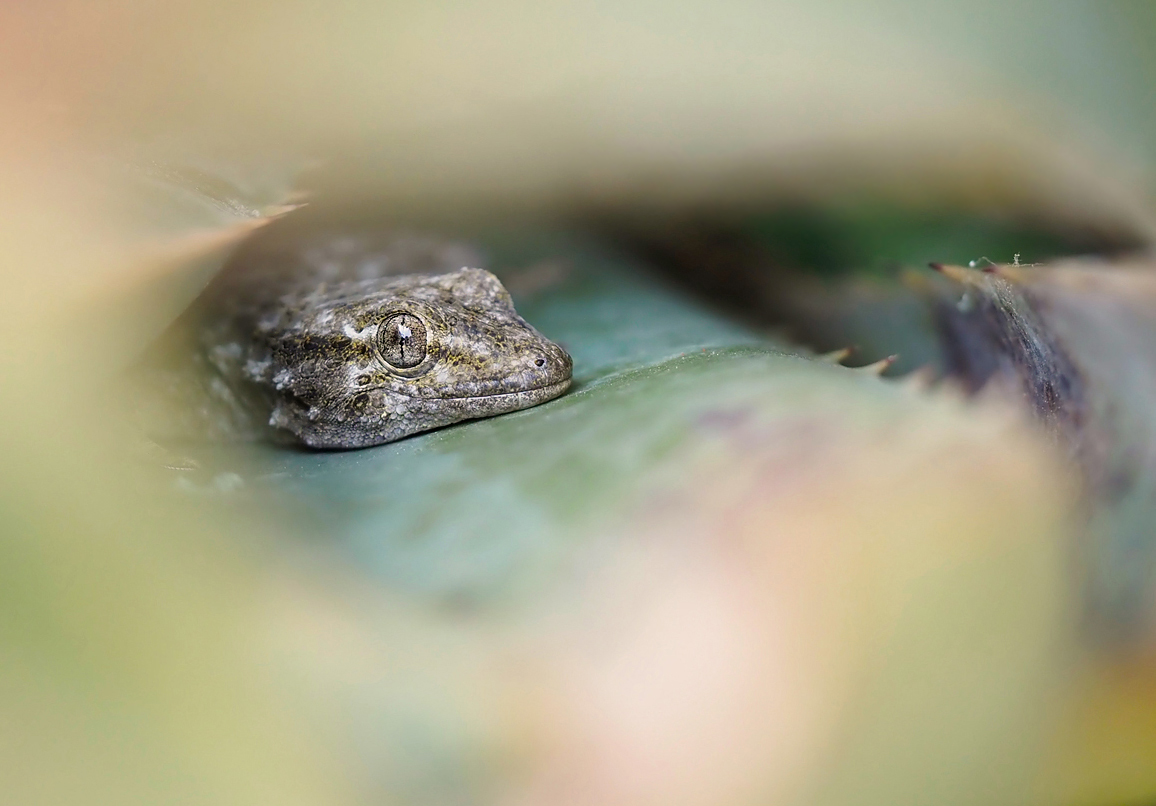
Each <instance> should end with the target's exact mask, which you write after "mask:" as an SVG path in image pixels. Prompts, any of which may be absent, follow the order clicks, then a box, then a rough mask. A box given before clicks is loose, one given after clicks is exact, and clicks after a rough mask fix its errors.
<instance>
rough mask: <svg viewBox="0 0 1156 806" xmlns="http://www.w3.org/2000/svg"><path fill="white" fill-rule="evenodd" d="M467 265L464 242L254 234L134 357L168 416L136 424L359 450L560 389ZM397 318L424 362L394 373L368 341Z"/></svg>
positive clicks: (551, 349) (516, 323)
mask: <svg viewBox="0 0 1156 806" xmlns="http://www.w3.org/2000/svg"><path fill="white" fill-rule="evenodd" d="M479 263H480V260H479V259H478V256H477V255H476V254H475V253H474V252H473V250H472V249H471V248H470V247H468V246H466V245H463V244H456V243H452V242H447V241H443V240H440V239H437V238H431V237H425V236H421V235H413V234H397V233H394V234H372V235H330V236H317V235H314V236H311V237H308V238H301V239H294V238H288V239H286V238H284V237H279V238H276V239H269V240H264V239H259V240H257V241H255V242H254V243H253V244H250V245H248V246H247V247H246V248H243V249H242V250H240V251H239V252H238V254H237V255H236V257H235V258H234V259H233V260H232V261H231V262H230V264H229V265H228V266H226V267H225V269H224V270H223V271H222V272H221V274H220V275H219V276H218V277H217V278H216V279H215V280H214V281H213V283H212V284H210V286H209V288H207V289H206V290H205V292H204V293H203V294H202V295H201V297H200V298H199V299H198V300H197V302H196V303H195V304H194V305H193V306H192V308H191V309H190V310H189V311H188V312H187V313H186V314H185V315H184V316H183V317H182V319H181V321H179V322H178V323H177V324H176V325H175V326H174V328H173V331H172V332H170V334H169V335H168V336H167V338H166V339H165V340H164V344H163V346H161V347H158V349H157V350H155V351H154V354H153V355H152V356H150V358H149V359H148V360H146V362H145V366H146V367H147V368H148V369H147V370H146V371H145V372H144V373H143V375H144V376H145V377H147V378H149V379H150V381H151V382H152V385H153V386H154V388H157V387H159V388H160V391H161V392H162V396H163V397H164V398H166V407H167V408H168V409H170V410H171V411H169V412H168V414H169V415H173V414H174V413H175V416H166V417H163V418H155V417H153V418H148V417H146V418H145V421H146V428H149V427H150V426H154V427H152V428H150V430H152V431H153V432H154V436H156V437H157V438H160V439H164V438H165V437H170V438H171V437H174V436H175V437H178V438H188V437H196V436H207V437H210V438H215V439H228V440H236V439H254V438H263V437H264V438H273V439H276V440H281V441H290V442H299V443H301V444H304V445H307V446H309V447H313V448H328V449H343V448H361V447H367V446H371V445H378V444H381V443H384V442H390V441H393V440H396V439H400V438H401V437H405V436H408V435H410V434H414V433H417V432H420V431H426V430H429V429H431V428H438V427H440V426H444V425H449V424H451V423H455V422H459V421H461V420H466V419H471V418H476V417H488V416H492V415H495V414H503V413H506V412H510V411H515V410H517V409H522V408H526V407H527V406H533V405H536V404H538V403H541V402H544V401H546V400H549V399H551V398H553V397H556V396H558V395H560V394H562V393H563V392H564V391H565V390H566V389H567V387H568V386H569V384H570V376H571V369H572V362H571V359H570V356H569V355H567V354H566V352H565V351H564V350H562V348H561V347H559V346H558V345H556V344H554V343H553V342H551V341H549V340H548V339H546V338H545V337H544V336H542V335H541V334H540V333H538V332H537V331H536V330H534V328H533V327H531V326H530V325H529V324H527V323H526V321H525V320H523V319H522V318H521V317H520V316H519V315H518V313H517V311H515V310H514V305H513V302H512V300H511V299H510V295H509V294H508V293H507V292H506V289H505V288H504V287H503V286H502V284H501V282H500V281H499V280H498V278H497V277H495V276H494V275H493V274H491V273H490V272H488V271H486V270H485V269H481V268H472V267H473V266H476V265H478V264H479ZM401 315H405V316H407V317H416V318H417V319H418V320H420V323H421V324H422V325H423V326H424V332H422V330H421V329H419V328H414V327H410V328H405V329H404V330H403V331H402V332H403V333H404V335H405V337H406V338H414V339H415V341H414V342H413V344H412V345H410V347H409V350H410V353H409V354H410V355H421V354H422V352H424V357H421V359H420V360H419V361H417V363H416V364H414V365H412V366H406V367H399V366H393V365H391V364H390V363H389V362H388V361H387V360H386V358H385V355H386V354H387V353H388V352H389V351H388V350H383V349H382V347H383V345H382V342H381V339H383V338H391V337H392V338H397V337H398V331H397V329H396V327H394V328H393V330H392V334H387V333H386V332H385V331H386V328H385V325H386V323H387V322H389V321H391V320H394V321H398V320H396V319H395V317H399V316H401ZM401 321H408V322H411V323H412V322H413V320H412V319H408V318H407V319H404V320H401ZM421 342H424V344H422V343H421ZM415 351H421V352H415ZM407 363H408V362H407ZM158 380H159V381H160V382H159V384H157V383H156V381H158ZM158 420H163V422H164V425H163V426H161V427H160V428H159V429H158V428H156V427H155V425H156V423H157V422H158ZM158 431H159V432H160V433H157V432H158Z"/></svg>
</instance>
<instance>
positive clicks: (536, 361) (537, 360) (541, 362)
mask: <svg viewBox="0 0 1156 806" xmlns="http://www.w3.org/2000/svg"><path fill="white" fill-rule="evenodd" d="M534 366H536V367H544V366H546V359H545V358H535V359H534Z"/></svg>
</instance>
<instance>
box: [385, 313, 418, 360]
mask: <svg viewBox="0 0 1156 806" xmlns="http://www.w3.org/2000/svg"><path fill="white" fill-rule="evenodd" d="M377 348H378V350H380V351H381V356H382V358H384V359H385V360H386V361H388V362H389V363H390V365H391V366H394V367H397V368H398V369H409V368H410V367H416V366H417V365H418V364H420V363H421V362H422V361H423V360H425V354H426V334H425V324H424V323H423V322H422V321H421V320H420V319H418V318H417V317H416V316H414V315H413V314H411V313H398V314H394V315H393V316H391V317H389V318H388V319H386V320H385V322H383V323H382V325H381V329H380V330H378V334H377Z"/></svg>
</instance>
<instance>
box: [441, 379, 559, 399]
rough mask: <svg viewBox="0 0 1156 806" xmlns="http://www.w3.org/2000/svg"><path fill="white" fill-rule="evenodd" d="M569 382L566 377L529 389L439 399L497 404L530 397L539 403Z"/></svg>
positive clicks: (555, 395)
mask: <svg viewBox="0 0 1156 806" xmlns="http://www.w3.org/2000/svg"><path fill="white" fill-rule="evenodd" d="M570 383H571V379H570V378H566V379H565V380H561V381H557V382H555V383H549V384H546V385H545V386H532V387H530V388H529V389H519V390H518V391H516V392H497V393H495V394H491V395H467V396H463V397H443V398H441V399H442V400H446V401H453V400H461V401H463V402H473V403H484V402H493V403H499V404H500V403H502V402H505V401H510V402H515V401H520V400H531V399H532V400H534V401H535V402H539V403H541V402H544V401H547V400H550V399H551V398H554V397H557V396H558V395H560V394H562V393H563V392H565V391H566V390H567V389H569V388H570Z"/></svg>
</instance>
